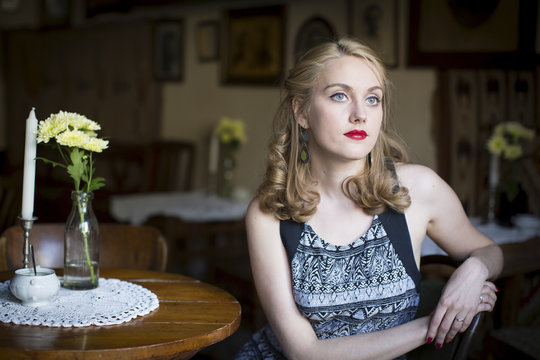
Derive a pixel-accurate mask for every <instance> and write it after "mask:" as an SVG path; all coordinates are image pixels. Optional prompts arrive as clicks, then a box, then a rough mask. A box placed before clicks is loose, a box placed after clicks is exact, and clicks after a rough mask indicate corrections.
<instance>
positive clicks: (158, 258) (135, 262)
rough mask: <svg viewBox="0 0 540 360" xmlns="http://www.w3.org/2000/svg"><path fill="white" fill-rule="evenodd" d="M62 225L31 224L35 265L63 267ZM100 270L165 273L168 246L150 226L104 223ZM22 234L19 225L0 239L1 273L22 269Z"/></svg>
mask: <svg viewBox="0 0 540 360" xmlns="http://www.w3.org/2000/svg"><path fill="white" fill-rule="evenodd" d="M64 228H65V224H62V223H48V224H39V223H36V224H34V226H33V228H32V230H31V231H30V239H29V241H30V243H31V244H33V246H34V256H35V260H36V264H37V265H40V266H42V267H48V268H62V267H63V266H64ZM99 233H100V267H102V268H126V269H141V270H158V271H165V269H166V267H167V243H166V241H165V239H164V237H163V236H162V235H161V233H160V232H159V231H158V230H157V229H155V228H153V227H150V226H133V225H124V224H112V223H104V224H100V225H99ZM22 261H23V233H22V229H21V227H20V226H12V227H10V228H8V229H7V230H6V231H4V233H3V234H2V235H1V236H0V270H15V269H18V268H20V267H22Z"/></svg>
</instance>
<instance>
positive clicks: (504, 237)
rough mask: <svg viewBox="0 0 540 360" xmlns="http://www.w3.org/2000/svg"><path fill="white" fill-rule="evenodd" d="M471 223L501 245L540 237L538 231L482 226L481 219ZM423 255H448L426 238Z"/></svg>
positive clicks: (493, 225) (473, 220)
mask: <svg viewBox="0 0 540 360" xmlns="http://www.w3.org/2000/svg"><path fill="white" fill-rule="evenodd" d="M471 223H472V224H473V225H474V226H476V228H477V229H478V230H479V231H480V232H482V233H483V234H484V235H486V236H487V237H489V238H490V239H492V240H493V241H494V242H496V243H497V244H499V245H501V244H505V243H517V242H523V241H526V240H528V239H530V238H532V237H534V236H536V235H540V232H539V231H538V230H537V229H519V228H517V227H504V226H500V225H497V224H482V220H481V219H480V218H471ZM422 255H446V252H445V251H444V250H443V249H441V248H440V247H439V246H437V244H435V243H434V242H433V240H431V239H430V238H429V237H427V236H426V238H425V240H424V243H423V244H422Z"/></svg>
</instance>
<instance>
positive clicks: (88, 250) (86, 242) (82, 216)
mask: <svg viewBox="0 0 540 360" xmlns="http://www.w3.org/2000/svg"><path fill="white" fill-rule="evenodd" d="M77 195H78V196H77V209H78V210H79V217H80V219H81V225H82V224H83V223H84V213H83V211H82V205H81V197H80V196H79V195H80V194H77ZM79 230H80V231H81V233H82V235H83V240H84V254H85V255H86V262H87V263H88V267H89V268H90V281H91V282H92V284H95V283H96V279H95V275H94V267H93V266H92V260H91V259H90V249H89V248H88V231H87V230H86V229H82V228H80V229H79Z"/></svg>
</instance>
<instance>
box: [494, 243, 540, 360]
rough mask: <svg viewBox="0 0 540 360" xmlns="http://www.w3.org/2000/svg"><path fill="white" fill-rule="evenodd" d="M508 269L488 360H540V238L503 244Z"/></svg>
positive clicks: (500, 282) (499, 282) (501, 283)
mask: <svg viewBox="0 0 540 360" xmlns="http://www.w3.org/2000/svg"><path fill="white" fill-rule="evenodd" d="M501 250H502V252H503V255H504V266H503V270H502V273H501V275H500V276H499V279H498V280H497V286H498V287H499V289H500V292H499V297H500V299H499V300H498V304H497V306H496V309H495V310H496V311H495V321H494V326H493V329H491V330H490V331H489V333H488V336H487V340H486V347H485V350H486V356H485V358H486V359H490V360H491V359H494V360H496V359H540V341H539V340H540V261H539V260H538V259H540V237H539V236H536V237H533V238H531V239H529V240H527V241H524V242H520V243H508V244H502V245H501Z"/></svg>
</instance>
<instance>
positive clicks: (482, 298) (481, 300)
mask: <svg viewBox="0 0 540 360" xmlns="http://www.w3.org/2000/svg"><path fill="white" fill-rule="evenodd" d="M480 302H481V303H483V302H484V297H483V296H482V295H480Z"/></svg>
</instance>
